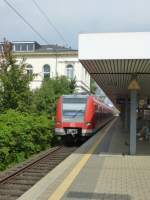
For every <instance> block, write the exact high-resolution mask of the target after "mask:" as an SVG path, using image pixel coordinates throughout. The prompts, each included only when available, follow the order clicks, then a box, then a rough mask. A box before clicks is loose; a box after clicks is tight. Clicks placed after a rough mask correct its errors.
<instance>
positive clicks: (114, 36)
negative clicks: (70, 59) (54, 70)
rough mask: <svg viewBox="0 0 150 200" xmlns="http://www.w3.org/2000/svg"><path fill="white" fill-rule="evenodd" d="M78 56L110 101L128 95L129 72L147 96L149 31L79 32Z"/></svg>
mask: <svg viewBox="0 0 150 200" xmlns="http://www.w3.org/2000/svg"><path fill="white" fill-rule="evenodd" d="M79 60H80V62H81V63H82V64H83V66H84V67H85V68H86V70H87V71H88V72H89V74H90V75H91V77H92V78H93V79H94V80H95V81H96V82H97V84H98V85H99V86H100V87H101V88H102V89H103V90H104V92H105V93H106V94H107V95H108V96H109V98H110V99H111V100H112V101H113V102H114V103H115V102H116V99H117V98H121V97H123V98H124V97H127V96H129V92H130V91H129V90H128V86H129V83H130V81H131V79H132V78H133V76H134V77H136V79H137V81H138V83H139V85H140V90H139V94H140V96H141V97H142V98H144V97H148V98H149V97H150V32H130V33H92V34H80V35H79Z"/></svg>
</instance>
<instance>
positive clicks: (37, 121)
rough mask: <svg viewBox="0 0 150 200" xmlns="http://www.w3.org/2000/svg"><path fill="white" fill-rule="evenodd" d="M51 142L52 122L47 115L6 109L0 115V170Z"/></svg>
mask: <svg viewBox="0 0 150 200" xmlns="http://www.w3.org/2000/svg"><path fill="white" fill-rule="evenodd" d="M48 124H50V126H49V127H48ZM52 142H53V122H52V121H49V120H48V119H47V117H44V116H36V115H31V114H30V115H29V114H26V113H20V112H17V111H14V110H8V111H7V112H6V113H4V114H1V115H0V170H3V169H5V168H6V167H7V166H8V165H10V164H13V163H17V162H20V161H22V160H24V159H26V158H28V157H29V156H30V155H32V154H35V153H37V152H40V151H41V150H44V149H46V148H47V147H49V146H51V143H52Z"/></svg>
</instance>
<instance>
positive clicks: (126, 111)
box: [124, 99, 128, 129]
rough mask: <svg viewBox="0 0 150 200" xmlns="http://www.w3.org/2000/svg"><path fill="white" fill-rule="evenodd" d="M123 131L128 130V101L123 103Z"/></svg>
mask: <svg viewBox="0 0 150 200" xmlns="http://www.w3.org/2000/svg"><path fill="white" fill-rule="evenodd" d="M124 124H125V129H128V99H126V102H125V122H124Z"/></svg>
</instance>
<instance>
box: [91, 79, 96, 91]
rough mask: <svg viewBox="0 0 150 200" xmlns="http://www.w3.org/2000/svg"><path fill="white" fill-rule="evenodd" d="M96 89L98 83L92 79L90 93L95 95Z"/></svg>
mask: <svg viewBox="0 0 150 200" xmlns="http://www.w3.org/2000/svg"><path fill="white" fill-rule="evenodd" d="M96 89H97V87H96V83H95V81H94V80H93V79H92V78H91V81H90V92H91V93H92V94H95V92H96Z"/></svg>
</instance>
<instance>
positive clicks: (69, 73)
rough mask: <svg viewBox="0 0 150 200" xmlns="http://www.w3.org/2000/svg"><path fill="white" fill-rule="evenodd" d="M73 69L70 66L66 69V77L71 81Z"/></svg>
mask: <svg viewBox="0 0 150 200" xmlns="http://www.w3.org/2000/svg"><path fill="white" fill-rule="evenodd" d="M73 71H74V69H73V66H72V65H67V67H66V75H67V77H68V78H69V79H73V77H74V73H73Z"/></svg>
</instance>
